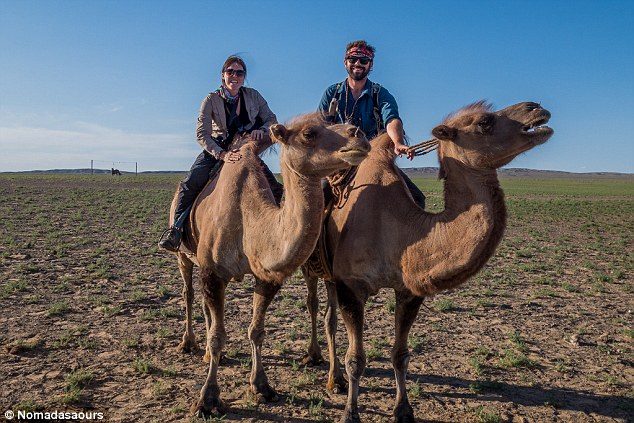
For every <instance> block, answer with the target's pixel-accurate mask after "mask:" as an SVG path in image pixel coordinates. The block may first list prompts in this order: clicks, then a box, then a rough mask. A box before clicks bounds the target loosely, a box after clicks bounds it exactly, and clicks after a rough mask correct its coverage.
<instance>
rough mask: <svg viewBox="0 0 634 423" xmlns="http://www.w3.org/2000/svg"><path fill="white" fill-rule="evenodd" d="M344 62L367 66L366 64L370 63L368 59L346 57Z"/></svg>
mask: <svg viewBox="0 0 634 423" xmlns="http://www.w3.org/2000/svg"><path fill="white" fill-rule="evenodd" d="M346 60H347V61H348V62H350V63H351V64H353V65H354V64H355V63H357V62H359V63H361V64H362V65H367V64H368V63H370V59H368V58H367V57H356V56H348V57H346Z"/></svg>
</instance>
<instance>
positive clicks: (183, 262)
mask: <svg viewBox="0 0 634 423" xmlns="http://www.w3.org/2000/svg"><path fill="white" fill-rule="evenodd" d="M177 256H178V270H179V271H180V274H181V278H182V279H183V302H184V303H185V333H184V334H183V340H182V341H181V343H180V344H178V346H177V347H176V349H177V351H179V352H184V353H192V352H196V351H198V344H197V343H196V335H195V334H194V330H193V328H192V304H193V302H194V287H193V286H192V272H193V269H194V263H192V262H191V261H190V260H189V259H188V258H187V257H186V256H185V255H184V254H180V253H179V254H177Z"/></svg>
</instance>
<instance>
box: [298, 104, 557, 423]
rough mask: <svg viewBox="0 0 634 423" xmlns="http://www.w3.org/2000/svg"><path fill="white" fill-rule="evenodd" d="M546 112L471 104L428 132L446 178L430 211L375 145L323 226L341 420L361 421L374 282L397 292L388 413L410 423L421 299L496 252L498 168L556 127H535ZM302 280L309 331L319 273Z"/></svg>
mask: <svg viewBox="0 0 634 423" xmlns="http://www.w3.org/2000/svg"><path fill="white" fill-rule="evenodd" d="M549 118H550V113H549V112H548V111H547V110H545V109H543V108H542V107H541V106H540V105H539V104H536V103H528V102H526V103H519V104H515V105H513V106H510V107H507V108H506V109H503V110H500V111H498V112H493V111H492V110H491V106H489V105H486V104H485V103H484V102H478V103H475V104H472V105H470V106H467V107H465V108H463V109H462V110H460V111H458V112H457V113H455V114H453V115H450V116H448V117H447V118H446V119H445V121H444V122H443V123H442V124H441V125H439V126H437V127H436V128H434V129H433V131H432V134H433V135H434V137H435V138H436V139H437V140H438V143H439V145H438V158H439V161H440V172H441V173H440V174H441V177H442V178H444V179H445V210H444V211H442V212H440V213H437V214H433V213H428V212H425V211H424V210H423V209H422V208H420V207H419V206H418V205H417V204H416V203H415V202H414V201H413V198H412V197H411V195H410V193H409V191H408V189H407V187H406V185H405V184H404V182H403V181H402V179H400V177H399V176H398V172H397V171H396V166H395V164H394V154H393V153H392V149H391V148H390V143H391V140H390V138H389V136H388V135H387V134H384V135H382V136H380V137H379V138H377V139H376V140H374V141H373V142H372V151H371V152H370V155H369V157H368V159H366V160H365V161H364V162H363V163H362V164H361V165H360V166H359V169H358V172H357V175H356V177H355V179H354V180H353V182H352V183H351V184H349V185H348V186H347V187H346V188H345V191H344V195H343V199H342V200H341V201H340V202H339V203H338V204H337V205H336V207H334V209H333V210H332V213H331V215H330V217H329V219H328V220H327V222H326V225H327V226H326V227H327V229H326V231H327V233H326V240H327V241H326V242H327V246H328V249H329V251H330V252H331V257H332V269H333V277H332V280H331V281H330V282H327V283H326V285H327V289H328V296H329V305H328V309H327V313H326V334H327V340H328V349H329V357H330V365H331V370H330V374H329V380H328V387H329V388H331V389H332V388H334V386H335V385H340V386H341V385H344V386H345V379H344V378H343V376H342V375H341V372H340V370H339V365H338V361H337V358H336V356H335V345H334V333H335V330H336V313H335V311H334V307H336V304H337V301H338V303H339V308H340V311H341V314H342V317H343V320H344V322H345V326H346V331H347V333H348V341H349V345H348V350H347V353H346V356H345V367H346V372H347V375H348V381H349V386H348V399H347V403H346V408H345V414H344V416H343V418H342V421H345V422H353V421H359V414H358V408H357V398H358V395H359V380H360V378H361V375H362V374H363V370H364V368H365V364H366V356H365V352H364V348H363V326H364V306H365V302H366V300H367V299H368V297H369V296H371V295H375V294H376V293H377V292H378V291H379V289H381V288H392V289H394V291H395V294H396V310H395V340H394V345H393V347H392V354H391V357H392V366H393V368H394V372H395V375H396V383H397V390H396V405H395V408H394V419H395V421H402V422H406V421H414V414H413V410H412V408H411V406H410V404H409V401H408V399H407V392H406V389H405V383H406V381H405V379H406V371H407V365H408V362H409V357H410V353H409V350H408V348H407V337H408V334H409V331H410V328H411V326H412V324H413V322H414V320H415V319H416V315H417V314H418V310H419V308H420V305H421V304H422V302H423V298H424V297H427V296H431V295H434V294H436V293H438V292H440V291H444V290H448V289H451V288H455V287H457V286H458V285H460V284H462V283H464V282H465V281H466V280H468V279H469V278H470V277H471V276H473V275H474V274H475V273H477V272H478V271H479V270H480V269H481V268H482V267H483V266H484V264H485V263H486V262H487V260H488V259H489V258H490V257H491V256H492V255H493V253H494V251H495V249H496V247H497V245H498V244H499V242H500V240H501V238H502V235H503V232H504V228H505V225H506V208H505V204H504V194H503V192H502V189H501V188H500V185H499V182H498V179H497V171H496V169H498V168H499V167H501V166H504V165H506V164H508V163H509V162H510V161H511V160H512V159H513V158H515V157H516V156H517V155H519V154H521V153H523V152H525V151H527V150H530V149H531V148H533V147H535V146H537V145H540V144H542V143H544V142H546V141H547V140H548V139H549V138H550V136H551V135H552V134H553V130H552V129H550V128H548V127H545V126H540V125H543V124H545V123H547V122H548V120H549ZM304 270H305V275H306V274H307V270H306V269H304ZM307 276H308V279H307V284H308V285H307V286H308V289H309V300H308V304H309V310H310V311H311V315H312V318H313V331H314V330H315V323H314V322H315V316H316V314H317V308H316V284H317V278H316V277H315V276H313V275H307ZM313 336H314V337H315V339H314V340H313V342H312V345H311V347H310V349H309V358H312V359H313V360H314V361H318V360H319V359H320V358H321V352H320V351H319V346H318V344H317V342H316V336H315V334H314V333H313Z"/></svg>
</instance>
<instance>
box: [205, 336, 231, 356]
mask: <svg viewBox="0 0 634 423" xmlns="http://www.w3.org/2000/svg"><path fill="white" fill-rule="evenodd" d="M226 343H227V335H226V334H224V333H212V334H211V335H209V342H208V345H209V348H210V349H211V351H214V353H216V352H220V351H222V349H223V348H224V347H225V345H226Z"/></svg>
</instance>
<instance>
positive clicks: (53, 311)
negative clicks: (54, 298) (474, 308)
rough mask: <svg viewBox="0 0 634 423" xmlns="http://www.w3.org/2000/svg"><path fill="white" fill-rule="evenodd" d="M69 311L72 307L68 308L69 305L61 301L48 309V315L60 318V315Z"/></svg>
mask: <svg viewBox="0 0 634 423" xmlns="http://www.w3.org/2000/svg"><path fill="white" fill-rule="evenodd" d="M68 311H70V307H68V304H67V303H66V302H65V301H61V302H57V303H53V304H51V306H50V307H49V308H48V315H49V316H59V315H60V314H64V313H67V312H68Z"/></svg>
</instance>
